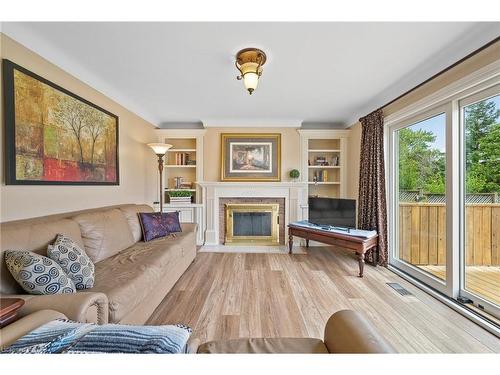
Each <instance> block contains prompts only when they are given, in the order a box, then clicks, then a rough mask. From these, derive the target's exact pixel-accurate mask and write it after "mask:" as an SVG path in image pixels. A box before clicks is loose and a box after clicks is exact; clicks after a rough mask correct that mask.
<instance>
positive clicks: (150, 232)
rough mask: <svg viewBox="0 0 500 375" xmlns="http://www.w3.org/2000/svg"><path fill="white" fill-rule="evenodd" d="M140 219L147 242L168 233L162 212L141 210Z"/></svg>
mask: <svg viewBox="0 0 500 375" xmlns="http://www.w3.org/2000/svg"><path fill="white" fill-rule="evenodd" d="M139 221H140V223H141V228H142V236H143V238H144V241H145V242H148V241H151V240H153V239H155V238H160V237H165V236H166V235H167V234H168V232H167V231H166V230H165V225H164V223H163V222H164V220H163V217H162V214H161V213H159V212H139Z"/></svg>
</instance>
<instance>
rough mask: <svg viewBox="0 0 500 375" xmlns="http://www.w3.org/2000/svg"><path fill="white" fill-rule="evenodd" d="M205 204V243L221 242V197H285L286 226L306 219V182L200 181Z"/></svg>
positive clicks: (214, 243) (215, 243)
mask: <svg viewBox="0 0 500 375" xmlns="http://www.w3.org/2000/svg"><path fill="white" fill-rule="evenodd" d="M197 184H198V185H199V186H200V187H201V188H202V201H203V206H204V208H205V210H204V211H205V220H204V222H205V228H202V230H204V232H205V245H219V225H223V223H219V217H220V215H219V198H257V197H259V198H284V199H285V228H286V226H287V225H288V223H289V222H293V221H297V220H304V219H307V216H306V215H307V182H217V181H214V182H212V181H203V182H197Z"/></svg>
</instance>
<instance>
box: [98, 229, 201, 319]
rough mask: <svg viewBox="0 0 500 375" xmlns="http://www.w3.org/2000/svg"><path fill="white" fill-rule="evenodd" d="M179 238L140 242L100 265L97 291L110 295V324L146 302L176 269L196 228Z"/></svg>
mask: <svg viewBox="0 0 500 375" xmlns="http://www.w3.org/2000/svg"><path fill="white" fill-rule="evenodd" d="M183 229H184V231H183V232H182V233H178V234H177V235H176V236H175V237H173V236H169V237H163V238H160V239H156V240H153V241H149V242H142V241H141V242H137V243H136V244H135V245H133V246H132V247H130V248H128V249H126V250H124V251H122V252H120V253H119V254H116V255H115V256H113V257H110V258H107V259H105V260H103V261H101V262H98V263H96V265H95V266H96V276H95V284H94V287H93V288H92V291H93V292H102V293H104V294H106V296H107V297H108V300H109V321H110V323H118V322H120V320H121V319H123V318H124V317H125V316H126V315H127V314H128V313H129V312H130V311H132V310H133V309H134V308H136V307H137V306H139V304H140V303H142V301H143V299H144V298H145V296H147V295H149V294H150V293H151V292H152V291H153V289H154V288H157V287H158V283H159V282H160V281H161V280H162V277H164V274H165V273H168V272H169V270H171V269H175V267H177V265H178V263H180V262H181V260H182V259H183V257H184V254H185V253H187V251H188V249H191V248H192V247H193V246H195V245H194V243H195V242H194V241H195V233H196V226H195V225H190V226H186V227H183Z"/></svg>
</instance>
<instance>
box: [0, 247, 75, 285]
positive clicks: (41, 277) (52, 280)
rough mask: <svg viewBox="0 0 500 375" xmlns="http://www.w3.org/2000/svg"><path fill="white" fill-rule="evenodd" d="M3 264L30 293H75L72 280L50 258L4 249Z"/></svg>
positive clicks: (29, 252)
mask: <svg viewBox="0 0 500 375" xmlns="http://www.w3.org/2000/svg"><path fill="white" fill-rule="evenodd" d="M5 264H6V265H7V268H8V269H9V271H10V273H11V274H12V276H13V277H14V279H15V280H16V281H17V282H18V283H19V285H21V287H22V288H23V289H24V290H25V291H26V292H28V293H30V294H62V293H75V292H76V288H75V284H74V283H73V281H72V280H71V279H70V278H69V277H68V276H67V275H66V274H65V273H64V271H63V269H62V268H61V266H59V265H58V264H57V263H56V262H54V261H53V260H52V259H49V258H47V257H44V256H42V255H39V254H36V253H33V252H31V251H21V250H7V251H5Z"/></svg>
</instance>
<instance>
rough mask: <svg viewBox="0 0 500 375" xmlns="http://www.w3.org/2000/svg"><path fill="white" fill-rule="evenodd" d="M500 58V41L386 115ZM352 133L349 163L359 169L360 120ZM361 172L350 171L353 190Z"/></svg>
mask: <svg viewBox="0 0 500 375" xmlns="http://www.w3.org/2000/svg"><path fill="white" fill-rule="evenodd" d="M499 58H500V42H496V43H495V44H493V45H491V46H489V47H488V48H486V49H484V50H482V51H481V52H479V53H477V54H476V55H474V56H472V57H471V58H469V59H467V60H465V61H463V62H461V63H460V64H459V65H457V66H455V67H453V68H452V69H450V70H448V71H447V72H445V73H443V74H441V75H440V76H438V77H436V78H434V79H433V80H432V81H429V82H427V83H426V84H425V85H423V86H420V87H419V88H418V89H416V90H415V91H412V92H411V93H409V94H407V95H405V96H404V97H402V98H400V99H398V100H396V101H395V102H394V103H391V104H390V105H388V106H386V107H384V116H388V115H390V114H393V113H395V112H397V111H399V110H400V109H403V108H405V107H407V106H408V105H410V104H412V103H415V102H416V101H418V100H420V99H423V98H425V97H426V96H428V95H430V94H432V93H434V92H436V91H438V90H440V89H442V88H443V87H445V86H447V85H449V84H450V83H452V82H454V81H457V80H459V79H461V78H463V77H465V76H467V75H469V74H471V73H473V72H474V71H476V70H478V69H481V68H482V67H485V66H486V65H489V64H491V63H492V62H494V61H496V60H498V59H499ZM374 109H375V108H374ZM350 129H351V131H352V134H351V137H350V139H349V165H352V167H353V168H357V169H358V170H359V154H360V146H361V124H360V123H359V122H357V123H355V124H353V125H352V126H351V127H350ZM358 184H359V173H358V174H356V173H350V174H348V176H347V187H348V190H349V191H351V190H353V189H355V190H356V191H357V190H358Z"/></svg>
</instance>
